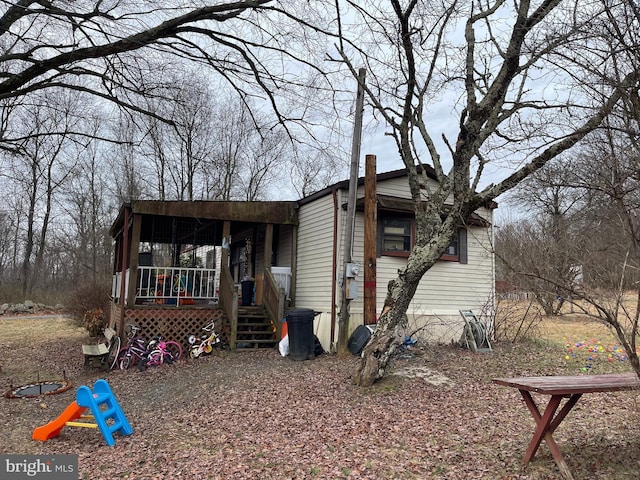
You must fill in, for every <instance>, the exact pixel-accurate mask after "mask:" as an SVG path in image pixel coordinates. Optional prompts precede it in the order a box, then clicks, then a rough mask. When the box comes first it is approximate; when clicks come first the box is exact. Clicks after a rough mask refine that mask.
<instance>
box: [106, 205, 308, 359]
mask: <svg viewBox="0 0 640 480" xmlns="http://www.w3.org/2000/svg"><path fill="white" fill-rule="evenodd" d="M297 213H298V212H297V203H296V202H221V201H198V202H180V201H169V202H163V201H134V202H131V203H128V204H125V205H123V206H122V208H121V209H120V212H119V215H118V217H117V219H116V220H115V222H114V223H113V225H112V227H111V231H110V233H111V236H112V237H113V238H114V241H115V252H114V253H115V255H114V266H113V280H112V291H111V297H112V302H113V303H112V309H111V317H110V320H111V322H110V323H111V326H113V327H114V328H115V329H116V330H117V332H118V334H119V335H121V336H122V335H123V334H124V332H125V329H126V326H127V325H128V324H130V323H133V324H136V325H138V326H140V327H141V328H142V329H143V333H144V335H145V336H147V337H151V336H154V335H159V334H161V335H163V336H164V337H165V338H167V339H172V340H176V341H179V342H181V343H182V344H183V345H184V344H185V339H186V337H187V336H188V335H189V334H199V333H200V332H201V328H202V327H203V326H205V325H206V324H207V323H209V322H210V321H211V319H215V320H216V330H217V331H218V332H219V333H220V334H222V336H223V338H224V340H225V342H227V343H228V344H229V346H230V347H231V348H232V349H236V348H259V347H261V346H272V345H275V344H276V343H277V341H278V339H279V338H280V331H281V319H282V317H283V315H284V310H285V308H286V305H287V304H290V303H292V302H293V300H294V298H295V288H294V285H295V282H294V279H293V275H294V272H295V259H296V237H297V224H298V216H297ZM184 346H186V345H184Z"/></svg>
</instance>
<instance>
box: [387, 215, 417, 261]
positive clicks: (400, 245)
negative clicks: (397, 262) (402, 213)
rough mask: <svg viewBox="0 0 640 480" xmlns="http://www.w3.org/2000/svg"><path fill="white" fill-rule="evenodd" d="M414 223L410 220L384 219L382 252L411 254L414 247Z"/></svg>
mask: <svg viewBox="0 0 640 480" xmlns="http://www.w3.org/2000/svg"><path fill="white" fill-rule="evenodd" d="M412 240H413V221H412V220H411V219H410V218H383V219H382V251H383V252H384V253H386V254H399V253H406V254H409V252H410V251H411V247H412V246H413V241H412Z"/></svg>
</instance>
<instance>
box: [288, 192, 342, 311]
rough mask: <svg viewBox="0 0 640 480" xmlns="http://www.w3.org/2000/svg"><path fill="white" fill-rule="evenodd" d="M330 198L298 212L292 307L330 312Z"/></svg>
mask: <svg viewBox="0 0 640 480" xmlns="http://www.w3.org/2000/svg"><path fill="white" fill-rule="evenodd" d="M333 218H334V207H333V197H332V196H331V195H326V196H324V197H322V198H320V199H318V200H316V201H314V202H312V203H309V204H306V205H302V206H301V207H300V211H299V216H298V220H299V227H298V261H297V270H296V306H297V307H303V308H312V309H314V310H317V311H322V312H327V311H328V312H330V311H331V305H332V300H331V287H332V280H333V271H332V268H333Z"/></svg>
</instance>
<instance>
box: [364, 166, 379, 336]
mask: <svg viewBox="0 0 640 480" xmlns="http://www.w3.org/2000/svg"><path fill="white" fill-rule="evenodd" d="M377 226H378V214H377V204H376V156H375V155H366V156H365V176H364V324H365V325H373V324H375V323H376V262H377V258H378V256H377V252H376V246H377V241H376V237H377Z"/></svg>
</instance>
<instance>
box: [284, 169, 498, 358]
mask: <svg viewBox="0 0 640 480" xmlns="http://www.w3.org/2000/svg"><path fill="white" fill-rule="evenodd" d="M347 193H348V192H346V191H344V190H341V191H340V190H339V191H338V192H337V194H338V200H337V205H338V215H339V222H338V225H339V226H338V228H339V235H338V237H337V241H338V257H337V266H338V272H337V274H336V277H340V276H341V274H342V266H343V255H342V252H343V248H344V232H345V221H346V210H345V209H344V208H342V206H343V204H344V203H345V202H346V199H347ZM377 193H378V194H382V195H392V196H397V197H404V198H408V197H409V186H408V183H407V180H406V178H398V179H391V180H386V181H384V182H379V183H378V185H377ZM363 195H364V189H363V187H360V188H359V189H358V197H362V196H363ZM299 213H300V215H299V220H300V227H299V231H298V266H297V267H298V268H297V278H296V281H297V283H296V288H297V290H296V306H298V307H305V308H313V309H314V310H316V311H320V312H323V313H322V315H320V316H318V317H317V318H316V319H315V322H314V325H315V333H316V335H318V338H319V339H320V341H321V342H322V345H323V347H324V348H325V349H329V348H330V343H331V342H330V327H331V305H332V303H331V302H332V297H331V282H332V279H333V271H332V262H333V249H332V243H333V213H334V205H333V198H332V196H331V195H327V196H325V197H322V198H319V199H317V200H315V201H314V202H312V203H308V204H305V205H303V206H301V208H300V212H299ZM477 213H478V214H480V215H481V216H483V217H485V218H486V219H487V220H488V221H489V222H492V221H493V217H492V213H493V212H492V211H491V210H487V209H481V210H479V211H478V212H477ZM363 220H364V217H363V214H362V213H358V214H357V215H356V221H355V229H354V242H353V260H352V261H353V262H354V263H357V264H359V265H360V266H361V267H362V266H363V265H364V258H363V257H364V225H363ZM491 228H492V227H489V228H488V229H485V228H481V227H469V228H468V229H467V252H468V263H466V264H461V263H458V262H448V261H439V262H437V263H436V265H434V266H433V267H432V268H431V269H430V270H429V271H428V272H427V273H426V274H425V276H424V277H423V279H422V280H421V282H420V285H419V287H418V290H417V292H416V294H415V297H414V299H413V301H412V302H411V305H410V307H409V309H408V311H407V315H408V317H409V328H408V331H407V333H408V334H413V333H414V332H415V331H416V330H420V331H421V334H420V336H422V337H425V338H426V339H427V340H429V341H436V342H447V343H448V342H450V341H452V340H458V339H459V338H460V334H461V332H462V326H463V321H462V317H461V316H460V315H459V312H458V311H459V310H467V309H471V310H473V311H474V312H476V313H477V314H480V313H481V311H482V310H483V308H484V307H485V306H486V305H487V302H490V301H491V299H492V294H493V286H494V260H493V254H492V250H491V245H492V241H491V240H492V238H491V235H492V230H491ZM405 262H406V260H405V259H403V258H398V257H388V256H382V257H378V258H377V265H376V268H377V281H376V311H377V312H380V311H381V310H382V306H383V304H384V299H385V296H386V293H387V284H388V282H389V280H391V279H393V278H396V277H397V272H398V269H399V268H402V267H403V266H404V265H405ZM357 283H358V298H356V299H355V300H352V301H351V303H350V325H349V327H350V332H349V334H351V332H352V331H353V330H354V329H355V328H357V326H358V325H361V324H362V323H363V314H362V312H363V295H364V291H363V283H364V273H363V269H362V268H361V274H360V275H359V276H358V278H357ZM333 302H335V304H336V305H339V303H340V289H339V288H338V289H337V293H336V298H334V299H333ZM336 324H337V320H336ZM425 326H427V328H424V327H425ZM336 328H337V325H336ZM335 338H336V339H337V332H336V336H335Z"/></svg>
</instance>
